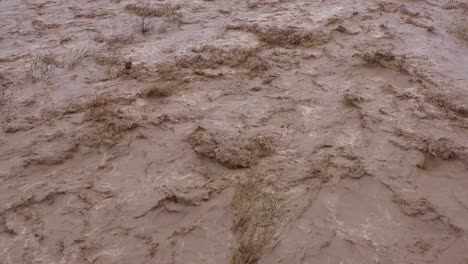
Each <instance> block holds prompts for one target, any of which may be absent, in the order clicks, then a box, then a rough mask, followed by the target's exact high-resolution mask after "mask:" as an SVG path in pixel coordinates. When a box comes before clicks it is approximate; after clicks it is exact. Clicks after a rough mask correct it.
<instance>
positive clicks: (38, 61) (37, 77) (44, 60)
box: [25, 53, 59, 83]
mask: <svg viewBox="0 0 468 264" xmlns="http://www.w3.org/2000/svg"><path fill="white" fill-rule="evenodd" d="M29 56H30V61H29V62H28V63H27V65H26V69H25V77H26V79H28V80H30V81H31V82H32V83H36V82H37V81H45V80H47V79H49V78H51V77H52V76H53V74H54V72H55V69H56V67H57V66H58V65H59V62H58V59H57V56H56V55H55V54H52V53H45V54H38V55H31V54H30V55H29Z"/></svg>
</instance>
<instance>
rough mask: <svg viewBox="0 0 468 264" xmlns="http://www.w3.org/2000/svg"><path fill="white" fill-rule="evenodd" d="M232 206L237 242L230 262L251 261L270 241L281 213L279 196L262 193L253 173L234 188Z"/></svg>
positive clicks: (260, 184)
mask: <svg viewBox="0 0 468 264" xmlns="http://www.w3.org/2000/svg"><path fill="white" fill-rule="evenodd" d="M232 207H233V209H234V212H235V214H234V226H233V228H234V232H235V233H236V234H237V243H236V245H235V247H234V248H233V251H232V255H231V264H255V263H257V262H258V261H259V260H260V258H261V256H262V254H263V253H264V251H265V249H266V248H267V246H269V245H270V244H271V242H272V241H273V238H274V235H275V233H276V231H277V229H278V225H279V222H280V221H281V218H282V216H283V214H284V212H283V211H282V210H281V209H280V199H279V198H278V197H277V196H276V195H275V194H273V193H269V192H266V191H265V190H264V187H263V183H262V182H261V181H260V179H259V178H258V176H257V174H256V173H253V174H251V175H250V176H249V178H248V179H247V181H246V182H245V183H242V184H240V185H239V186H238V187H237V189H236V193H235V195H234V199H233V201H232Z"/></svg>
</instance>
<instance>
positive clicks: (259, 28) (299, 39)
mask: <svg viewBox="0 0 468 264" xmlns="http://www.w3.org/2000/svg"><path fill="white" fill-rule="evenodd" d="M227 29H229V30H243V31H246V32H250V33H252V34H255V35H257V37H258V38H259V39H260V40H261V41H263V42H265V43H268V44H270V45H274V46H280V47H285V48H290V47H295V46H304V47H312V46H317V45H321V44H325V43H327V42H328V41H330V35H329V34H326V33H325V32H324V31H322V30H319V29H303V28H297V27H284V28H280V27H277V26H265V25H259V24H240V25H231V26H228V27H227Z"/></svg>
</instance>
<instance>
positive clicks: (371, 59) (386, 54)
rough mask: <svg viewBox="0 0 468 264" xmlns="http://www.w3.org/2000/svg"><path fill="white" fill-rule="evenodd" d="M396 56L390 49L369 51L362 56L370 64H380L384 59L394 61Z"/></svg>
mask: <svg viewBox="0 0 468 264" xmlns="http://www.w3.org/2000/svg"><path fill="white" fill-rule="evenodd" d="M395 59H396V56H395V55H394V54H393V53H392V52H390V51H377V52H368V53H365V54H364V55H363V56H362V60H363V61H364V62H366V63H368V64H372V65H380V64H381V63H382V61H394V60H395Z"/></svg>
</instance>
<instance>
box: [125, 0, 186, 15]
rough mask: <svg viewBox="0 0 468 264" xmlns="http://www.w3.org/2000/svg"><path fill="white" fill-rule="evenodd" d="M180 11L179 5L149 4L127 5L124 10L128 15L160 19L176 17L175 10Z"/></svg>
mask: <svg viewBox="0 0 468 264" xmlns="http://www.w3.org/2000/svg"><path fill="white" fill-rule="evenodd" d="M178 9H180V6H179V5H173V4H163V5H157V6H154V7H153V6H150V4H148V3H146V4H128V5H126V6H125V10H127V11H128V12H130V13H133V14H136V15H138V16H143V17H162V16H176V15H178V14H177V10H178Z"/></svg>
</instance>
